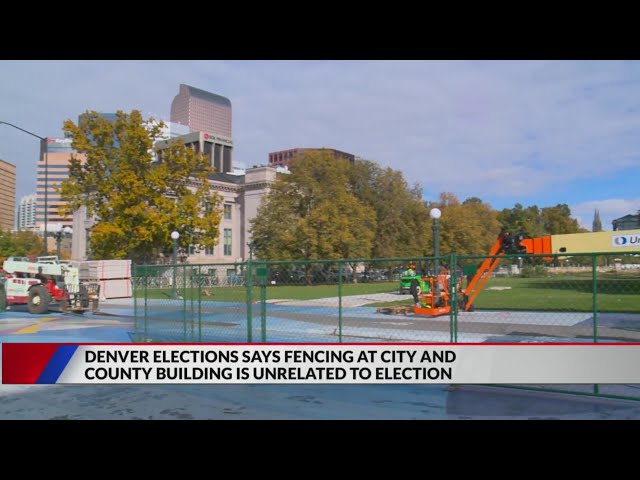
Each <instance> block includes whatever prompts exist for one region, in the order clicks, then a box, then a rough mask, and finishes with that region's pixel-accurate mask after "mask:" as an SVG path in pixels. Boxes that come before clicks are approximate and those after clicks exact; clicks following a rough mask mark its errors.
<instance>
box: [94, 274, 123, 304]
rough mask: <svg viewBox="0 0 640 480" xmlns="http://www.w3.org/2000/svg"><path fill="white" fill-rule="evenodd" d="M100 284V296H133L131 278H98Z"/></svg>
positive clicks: (104, 297)
mask: <svg viewBox="0 0 640 480" xmlns="http://www.w3.org/2000/svg"><path fill="white" fill-rule="evenodd" d="M98 283H99V284H100V298H101V299H102V300H105V299H107V298H130V297H131V279H130V278H112V279H109V280H98Z"/></svg>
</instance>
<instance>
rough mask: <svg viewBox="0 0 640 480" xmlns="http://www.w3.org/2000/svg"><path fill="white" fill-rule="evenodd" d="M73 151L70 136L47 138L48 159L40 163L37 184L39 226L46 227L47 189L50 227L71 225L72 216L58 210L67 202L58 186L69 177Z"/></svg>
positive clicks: (48, 222)
mask: <svg viewBox="0 0 640 480" xmlns="http://www.w3.org/2000/svg"><path fill="white" fill-rule="evenodd" d="M73 153H74V150H73V149H72V148H71V139H70V138H52V137H48V138H47V161H46V162H42V161H41V162H39V163H38V177H37V184H36V202H37V208H36V224H37V225H38V226H43V227H44V209H45V201H44V200H45V190H46V197H47V202H46V204H47V205H46V208H47V224H48V225H49V226H50V227H51V226H52V225H54V226H55V225H61V226H67V225H68V226H71V221H72V219H71V217H70V216H67V217H63V216H62V215H60V212H59V210H58V209H59V207H60V206H62V205H64V204H66V202H64V201H63V200H62V199H61V198H60V194H59V193H58V192H57V191H56V187H57V186H59V185H60V184H61V183H62V182H63V181H65V180H66V179H67V178H69V160H71V155H72V154H73ZM77 156H78V157H82V156H81V155H77ZM47 167H48V168H47Z"/></svg>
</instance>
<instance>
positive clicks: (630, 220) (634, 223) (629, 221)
mask: <svg viewBox="0 0 640 480" xmlns="http://www.w3.org/2000/svg"><path fill="white" fill-rule="evenodd" d="M611 223H612V224H613V230H614V231H615V230H635V229H636V228H640V210H638V214H637V215H625V216H624V217H620V218H616V219H615V220H613V221H612V222H611Z"/></svg>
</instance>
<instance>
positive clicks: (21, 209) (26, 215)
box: [16, 193, 37, 230]
mask: <svg viewBox="0 0 640 480" xmlns="http://www.w3.org/2000/svg"><path fill="white" fill-rule="evenodd" d="M36 208H37V202H36V194H35V193H32V194H31V195H25V196H24V197H22V198H21V199H20V203H19V204H18V211H17V213H16V230H33V229H34V228H36Z"/></svg>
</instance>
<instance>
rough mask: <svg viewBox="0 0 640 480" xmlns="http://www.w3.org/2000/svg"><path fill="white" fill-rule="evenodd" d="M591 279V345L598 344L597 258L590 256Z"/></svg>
mask: <svg viewBox="0 0 640 480" xmlns="http://www.w3.org/2000/svg"><path fill="white" fill-rule="evenodd" d="M591 277H592V278H593V281H592V283H593V343H597V342H598V262H597V256H596V255H592V256H591ZM593 393H594V395H598V393H599V387H598V384H594V385H593Z"/></svg>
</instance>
